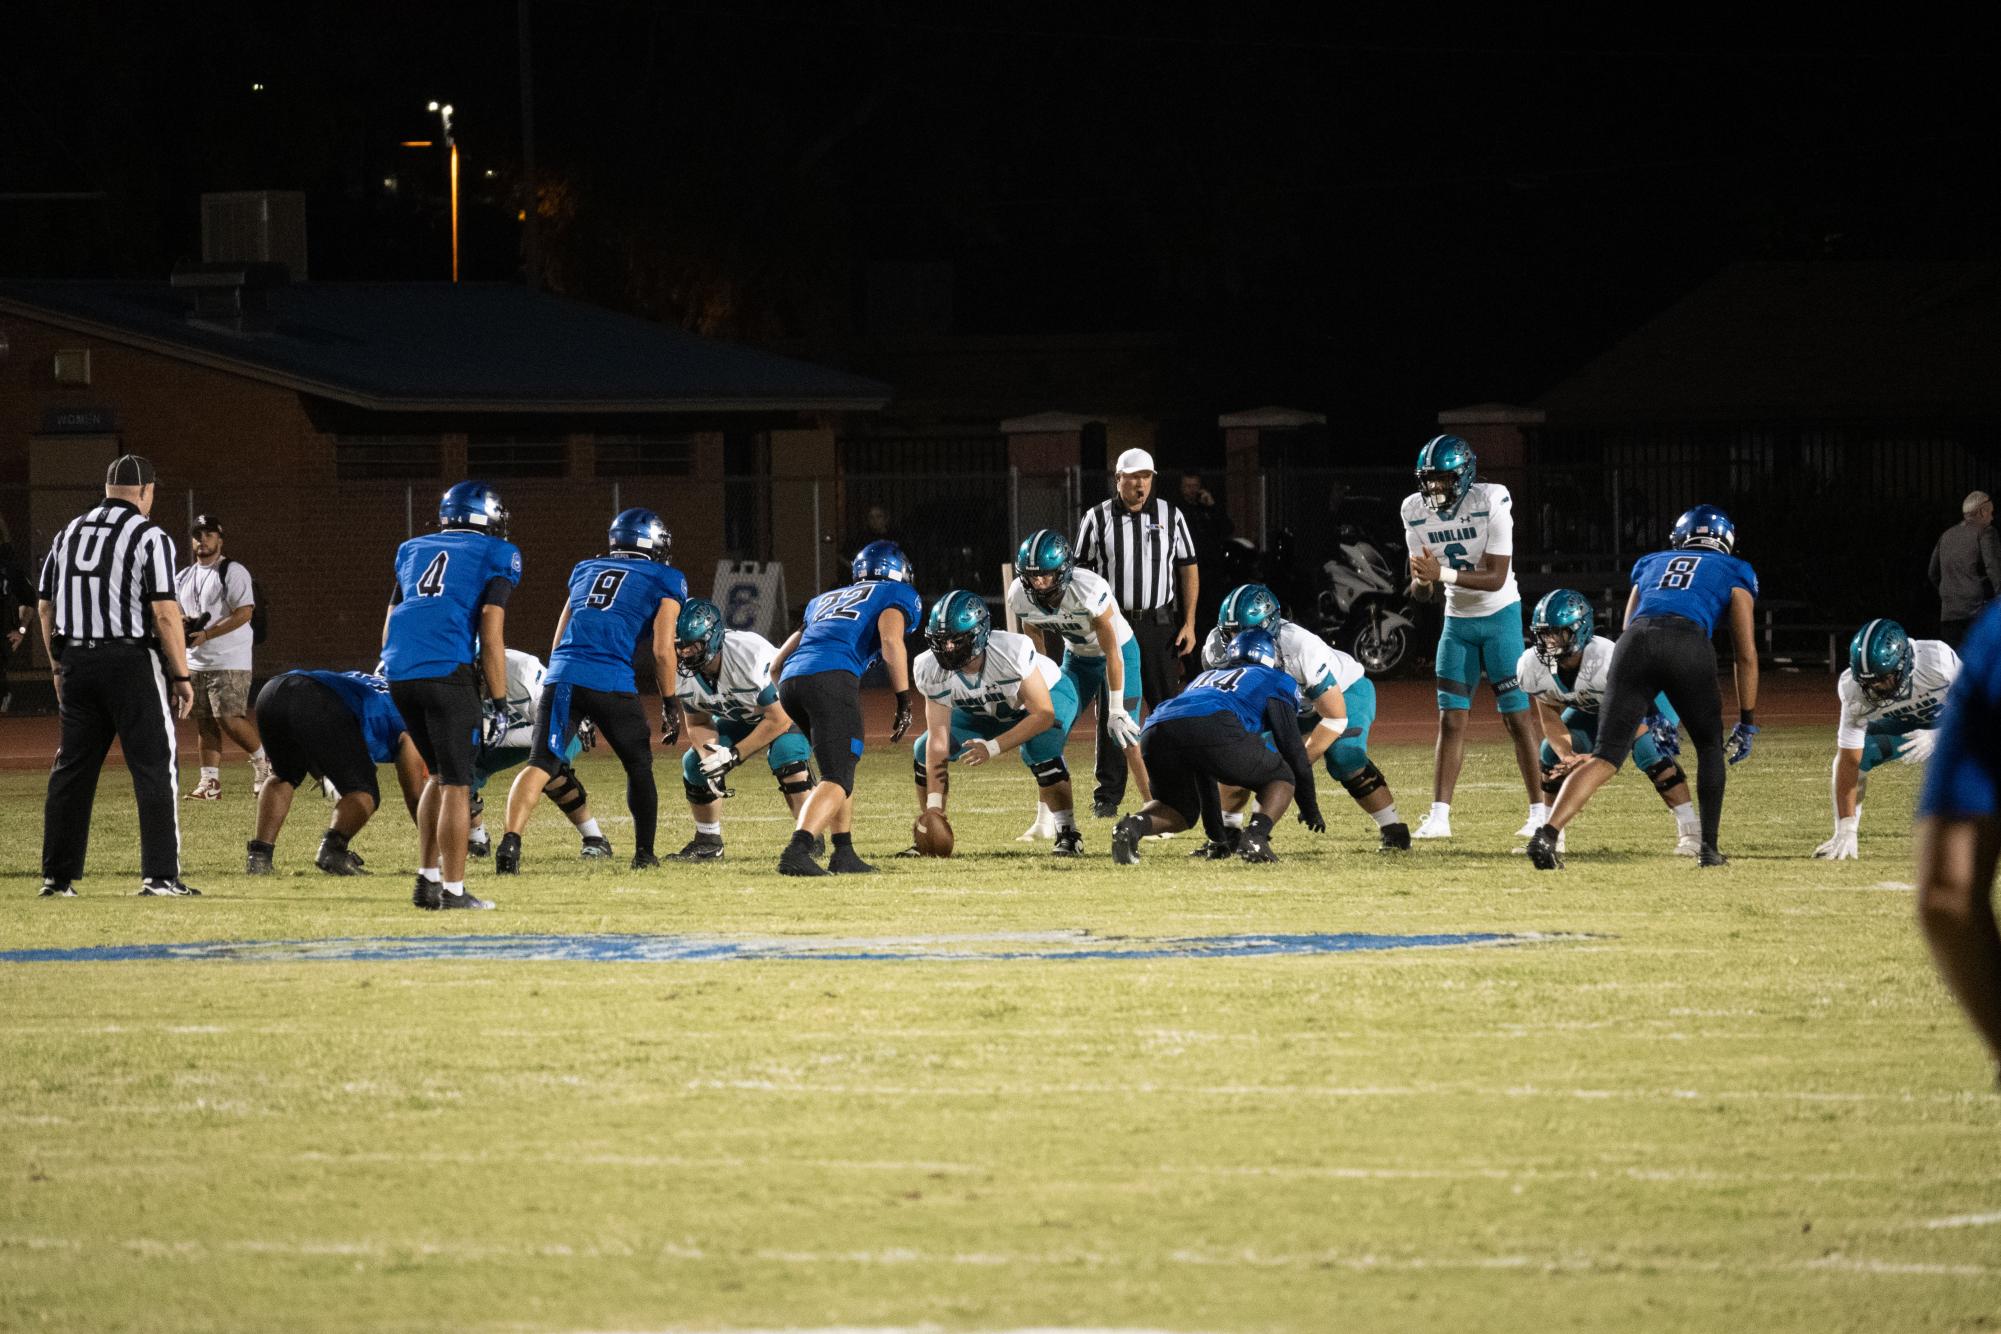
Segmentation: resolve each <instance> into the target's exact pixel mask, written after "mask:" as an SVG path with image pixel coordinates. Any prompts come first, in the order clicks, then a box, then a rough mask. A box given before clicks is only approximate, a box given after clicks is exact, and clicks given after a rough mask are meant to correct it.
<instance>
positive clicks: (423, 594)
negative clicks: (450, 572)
mask: <svg viewBox="0 0 2001 1334" xmlns="http://www.w3.org/2000/svg"><path fill="white" fill-rule="evenodd" d="M451 563H452V556H451V553H450V552H448V551H440V552H439V553H438V554H437V555H435V556H433V557H431V563H430V564H429V565H426V566H425V567H424V572H423V573H422V574H420V575H418V576H417V596H418V597H420V598H434V597H436V596H438V594H440V593H442V592H444V591H445V567H446V566H447V565H449V564H451Z"/></svg>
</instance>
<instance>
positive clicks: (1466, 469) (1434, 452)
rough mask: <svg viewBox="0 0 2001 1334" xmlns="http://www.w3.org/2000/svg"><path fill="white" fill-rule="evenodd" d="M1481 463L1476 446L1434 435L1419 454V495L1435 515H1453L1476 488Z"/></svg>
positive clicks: (1446, 436) (1449, 437) (1451, 436)
mask: <svg viewBox="0 0 2001 1334" xmlns="http://www.w3.org/2000/svg"><path fill="white" fill-rule="evenodd" d="M1478 464H1479V460H1478V459H1476V458H1475V457H1474V456H1473V446H1471V445H1469V444H1467V443H1466V442H1465V441H1464V440H1461V439H1460V438H1459V437H1458V436H1456V435H1435V436H1433V437H1432V438H1431V439H1429V440H1427V441H1425V442H1424V448H1423V449H1420V450H1418V451H1417V493H1418V494H1419V495H1420V496H1423V497H1424V503H1425V504H1426V505H1428V506H1430V508H1431V512H1432V513H1434V514H1438V515H1448V514H1451V513H1452V512H1453V511H1454V510H1456V509H1458V508H1459V502H1460V501H1462V500H1464V499H1466V493H1467V492H1468V491H1471V490H1472V489H1473V480H1474V477H1475V475H1476V474H1477V473H1478V471H1479V468H1478Z"/></svg>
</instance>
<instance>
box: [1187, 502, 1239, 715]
mask: <svg viewBox="0 0 2001 1334" xmlns="http://www.w3.org/2000/svg"><path fill="white" fill-rule="evenodd" d="M1180 509H1181V518H1182V522H1184V523H1186V524H1187V525H1188V537H1189V540H1190V541H1191V542H1192V543H1193V544H1194V546H1195V565H1196V568H1197V569H1207V570H1210V571H1212V572H1213V571H1215V570H1218V569H1221V568H1222V564H1223V544H1224V543H1225V542H1228V541H1229V540H1230V537H1231V535H1232V534H1233V533H1235V532H1236V525H1235V524H1232V523H1231V522H1230V515H1229V511H1227V510H1226V509H1224V508H1223V507H1222V506H1221V505H1219V504H1217V503H1216V497H1215V494H1214V493H1213V492H1211V491H1210V490H1209V488H1208V487H1207V486H1204V485H1203V484H1202V474H1201V473H1199V472H1184V473H1182V474H1181V503H1180ZM1228 587H1229V585H1228V584H1226V583H1225V582H1224V581H1223V580H1221V579H1218V578H1214V577H1212V578H1210V579H1209V581H1208V582H1207V583H1205V584H1203V585H1202V587H1201V593H1200V596H1198V597H1197V598H1196V600H1195V624H1196V626H1197V627H1198V628H1200V627H1202V626H1205V625H1214V624H1215V623H1216V609H1217V608H1218V607H1220V606H1222V604H1223V594H1224V592H1225V591H1226V590H1227V589H1228ZM1202 671H1203V666H1202V653H1201V648H1200V645H1199V644H1198V645H1197V647H1195V648H1193V649H1190V650H1189V651H1188V652H1187V653H1186V654H1185V655H1184V656H1183V657H1182V659H1181V679H1182V680H1184V681H1193V680H1194V679H1195V678H1196V677H1197V676H1199V675H1201V673H1202Z"/></svg>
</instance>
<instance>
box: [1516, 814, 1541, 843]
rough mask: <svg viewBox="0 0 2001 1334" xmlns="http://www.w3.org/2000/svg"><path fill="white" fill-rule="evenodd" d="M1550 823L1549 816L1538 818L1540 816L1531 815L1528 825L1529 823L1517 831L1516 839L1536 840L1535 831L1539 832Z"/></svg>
mask: <svg viewBox="0 0 2001 1334" xmlns="http://www.w3.org/2000/svg"><path fill="white" fill-rule="evenodd" d="M1548 823H1549V817H1548V816H1540V817H1538V816H1534V815H1531V816H1530V817H1529V821H1528V823H1527V824H1525V825H1523V826H1522V827H1521V828H1520V829H1517V830H1516V831H1515V837H1516V838H1534V837H1535V831H1536V830H1538V829H1540V828H1542V827H1543V826H1544V825H1546V824H1548Z"/></svg>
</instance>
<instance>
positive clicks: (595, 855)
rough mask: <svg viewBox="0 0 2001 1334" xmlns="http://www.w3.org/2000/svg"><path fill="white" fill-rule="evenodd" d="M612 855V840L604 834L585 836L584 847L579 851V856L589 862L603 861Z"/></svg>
mask: <svg viewBox="0 0 2001 1334" xmlns="http://www.w3.org/2000/svg"><path fill="white" fill-rule="evenodd" d="M612 855H613V852H612V846H611V840H610V839H608V838H606V837H605V836H604V835H603V834H586V835H584V841H583V845H582V846H581V847H579V848H578V849H577V856H579V857H581V858H583V859H584V860H585V861H587V862H595V861H603V860H604V859H605V858H607V857H610V856H612Z"/></svg>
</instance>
